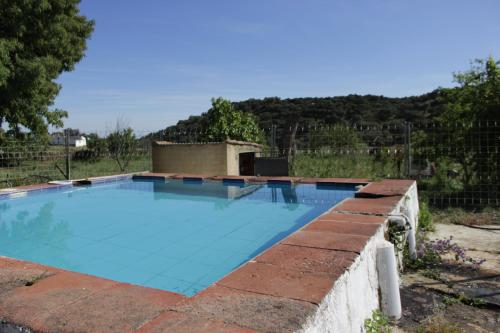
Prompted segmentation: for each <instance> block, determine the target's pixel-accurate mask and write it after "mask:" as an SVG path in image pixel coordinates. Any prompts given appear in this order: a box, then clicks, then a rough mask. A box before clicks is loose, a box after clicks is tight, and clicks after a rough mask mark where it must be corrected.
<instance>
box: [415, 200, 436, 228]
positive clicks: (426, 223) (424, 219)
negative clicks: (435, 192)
mask: <svg viewBox="0 0 500 333" xmlns="http://www.w3.org/2000/svg"><path fill="white" fill-rule="evenodd" d="M418 227H419V228H420V230H424V231H434V230H435V226H434V220H433V218H432V213H431V211H430V209H429V205H428V204H427V203H426V202H424V201H422V202H421V203H420V213H419V217H418Z"/></svg>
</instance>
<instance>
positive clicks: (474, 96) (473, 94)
mask: <svg viewBox="0 0 500 333" xmlns="http://www.w3.org/2000/svg"><path fill="white" fill-rule="evenodd" d="M453 77H454V80H455V82H457V83H458V85H459V86H458V87H457V88H452V89H443V93H444V94H443V95H444V99H445V101H446V109H445V112H444V113H443V115H442V116H441V117H440V120H441V121H443V122H454V121H460V122H463V121H465V122H475V121H481V120H489V121H492V120H500V61H495V59H494V58H493V57H492V56H490V57H489V58H488V59H476V60H475V61H474V62H473V63H472V64H471V68H470V69H469V70H468V71H465V72H458V73H455V74H454V75H453Z"/></svg>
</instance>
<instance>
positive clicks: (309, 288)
mask: <svg viewBox="0 0 500 333" xmlns="http://www.w3.org/2000/svg"><path fill="white" fill-rule="evenodd" d="M334 282H335V281H334V280H333V279H332V278H330V277H328V276H325V275H324V274H314V273H304V272H300V271H295V270H290V269H284V268H281V267H277V266H274V265H268V264H262V263H257V262H249V263H247V264H246V265H244V266H243V267H241V268H240V269H238V270H236V271H235V272H233V273H232V274H230V275H228V276H227V277H225V278H223V279H222V280H220V281H219V282H217V285H220V286H224V287H228V288H233V289H238V290H243V291H249V292H255V293H259V294H264V295H270V296H277V297H285V298H290V299H295V300H301V301H307V302H311V303H313V304H319V303H320V302H321V300H322V299H323V297H325V295H326V294H327V293H328V291H329V290H330V289H331V288H332V286H333V283H334Z"/></svg>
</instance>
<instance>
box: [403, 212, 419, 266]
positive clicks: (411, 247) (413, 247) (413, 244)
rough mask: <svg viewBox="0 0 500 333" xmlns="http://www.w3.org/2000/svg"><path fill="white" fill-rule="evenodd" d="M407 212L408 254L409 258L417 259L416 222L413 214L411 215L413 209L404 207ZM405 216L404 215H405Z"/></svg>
mask: <svg viewBox="0 0 500 333" xmlns="http://www.w3.org/2000/svg"><path fill="white" fill-rule="evenodd" d="M406 211H407V212H408V216H407V217H406V218H407V219H408V222H410V226H411V228H410V232H409V234H408V252H409V254H410V259H411V260H416V259H417V223H416V221H415V216H413V209H410V208H409V207H406ZM405 216H406V215H405Z"/></svg>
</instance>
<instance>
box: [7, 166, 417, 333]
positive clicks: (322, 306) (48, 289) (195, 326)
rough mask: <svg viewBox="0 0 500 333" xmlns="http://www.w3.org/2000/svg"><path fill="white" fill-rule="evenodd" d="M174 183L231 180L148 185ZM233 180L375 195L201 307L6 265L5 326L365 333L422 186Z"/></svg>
mask: <svg viewBox="0 0 500 333" xmlns="http://www.w3.org/2000/svg"><path fill="white" fill-rule="evenodd" d="M120 177H121V178H120ZM169 177H175V178H181V179H182V178H189V179H192V178H201V179H206V178H211V179H213V180H222V179H224V178H228V177H209V176H199V175H172V174H168V175H167V174H142V175H140V178H155V179H158V180H162V179H166V178H169ZM122 178H123V177H122V176H117V177H108V178H106V179H105V180H106V181H114V180H120V179H122ZM230 178H231V179H233V180H235V179H238V180H242V181H249V180H250V181H256V182H267V181H270V182H296V183H316V184H324V183H354V184H368V185H367V186H365V187H364V188H363V189H362V190H361V191H358V192H357V194H356V197H355V198H352V199H347V200H345V201H343V202H342V203H340V204H339V205H337V206H336V207H334V208H332V209H331V210H330V211H328V212H326V213H324V214H323V215H321V216H320V217H318V218H317V219H315V220H313V221H311V222H310V223H309V224H307V225H306V226H304V227H303V228H302V229H301V230H299V231H297V232H295V233H293V234H291V235H290V236H289V237H287V238H285V239H284V240H282V241H281V242H278V243H277V244H275V245H274V246H273V247H271V248H270V249H268V250H267V251H265V252H264V253H262V254H260V255H259V256H257V257H256V258H255V259H254V260H252V261H250V262H248V263H247V264H245V265H242V266H241V267H240V268H238V269H237V270H235V271H234V272H232V273H230V274H229V275H227V276H226V277H224V278H223V279H221V280H219V281H218V282H216V283H215V284H214V285H212V286H211V287H209V288H207V289H206V290H204V291H203V292H201V293H199V294H198V295H196V296H194V297H184V296H182V295H178V294H175V293H171V292H168V291H162V290H157V289H151V288H144V287H139V286H134V285H129V284H125V283H119V282H116V281H111V280H106V279H101V278H97V277H93V276H88V275H84V274H79V273H73V272H69V271H64V270H60V269H55V268H53V267H47V266H43V265H38V264H34V263H29V262H25V261H19V260H15V259H10V258H6V257H0V323H1V322H4V323H10V324H9V325H16V326H19V327H23V328H25V329H28V330H33V331H36V332H53V331H60V332H77V331H78V332H82V331H83V332H363V330H364V329H363V321H364V319H366V318H369V317H371V312H372V310H373V309H375V308H378V306H379V296H378V275H377V271H376V265H375V262H376V260H375V250H376V247H377V244H378V242H380V241H382V240H383V239H384V238H385V232H386V227H387V218H388V216H390V215H391V214H399V213H401V212H403V213H405V214H406V215H409V216H412V219H413V222H412V224H414V225H417V223H418V221H417V216H418V197H417V192H416V183H415V182H414V181H407V180H384V181H380V182H371V183H370V182H369V181H368V180H363V179H320V178H318V179H315V178H302V179H301V178H288V177H279V178H264V177H259V178H255V177H230ZM102 181H104V180H103V178H95V179H90V180H88V182H90V183H92V182H96V183H98V182H102ZM52 186H57V185H46V184H45V185H42V186H31V187H22V188H18V189H17V190H14V192H17V193H22V192H23V191H28V190H41V189H42V188H43V189H50V188H52ZM5 193H7V191H6V192H5ZM9 193H10V194H6V195H11V194H12V191H11V192H9ZM4 326H5V325H4ZM5 327H7V326H5ZM1 328H2V325H1V324H0V329H1Z"/></svg>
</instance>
